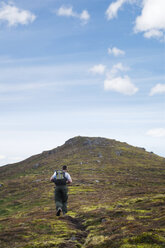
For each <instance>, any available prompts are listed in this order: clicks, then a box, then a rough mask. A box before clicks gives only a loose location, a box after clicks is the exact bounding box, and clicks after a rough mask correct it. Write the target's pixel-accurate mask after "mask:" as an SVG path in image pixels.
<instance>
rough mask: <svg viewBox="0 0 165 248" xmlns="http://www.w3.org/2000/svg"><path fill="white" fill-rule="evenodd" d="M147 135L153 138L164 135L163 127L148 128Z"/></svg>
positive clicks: (164, 129)
mask: <svg viewBox="0 0 165 248" xmlns="http://www.w3.org/2000/svg"><path fill="white" fill-rule="evenodd" d="M146 134H147V135H149V136H151V137H154V138H161V137H165V128H154V129H150V130H148V131H147V133H146Z"/></svg>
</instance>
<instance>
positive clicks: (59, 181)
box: [50, 165, 72, 216]
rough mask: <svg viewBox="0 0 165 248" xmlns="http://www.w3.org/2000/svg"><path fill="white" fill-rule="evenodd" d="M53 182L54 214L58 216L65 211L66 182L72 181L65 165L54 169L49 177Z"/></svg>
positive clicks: (66, 197)
mask: <svg viewBox="0 0 165 248" xmlns="http://www.w3.org/2000/svg"><path fill="white" fill-rule="evenodd" d="M50 181H51V182H54V183H55V185H56V187H55V203H56V210H57V212H56V215H57V216H60V214H61V212H63V214H64V215H65V214H66V213H67V200H68V187H67V184H69V183H72V179H71V176H70V175H69V173H68V172H67V166H66V165H63V167H62V170H56V171H55V172H54V174H53V175H52V176H51V178H50Z"/></svg>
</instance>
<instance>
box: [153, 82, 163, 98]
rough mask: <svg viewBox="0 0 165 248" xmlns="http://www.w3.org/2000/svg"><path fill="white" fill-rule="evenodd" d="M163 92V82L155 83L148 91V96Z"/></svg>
mask: <svg viewBox="0 0 165 248" xmlns="http://www.w3.org/2000/svg"><path fill="white" fill-rule="evenodd" d="M163 93H165V84H156V85H155V86H154V87H153V88H152V89H151V91H150V96H153V95H155V94H163Z"/></svg>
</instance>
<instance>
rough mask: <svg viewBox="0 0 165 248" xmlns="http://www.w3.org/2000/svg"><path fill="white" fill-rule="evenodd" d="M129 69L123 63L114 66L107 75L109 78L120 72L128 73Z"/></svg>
mask: <svg viewBox="0 0 165 248" xmlns="http://www.w3.org/2000/svg"><path fill="white" fill-rule="evenodd" d="M128 70H129V67H127V66H124V65H123V64H122V63H118V64H115V65H113V67H112V69H111V70H110V71H109V72H108V73H107V75H108V76H110V77H111V76H114V75H116V74H118V73H119V72H124V71H128Z"/></svg>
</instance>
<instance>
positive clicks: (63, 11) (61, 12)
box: [56, 6, 90, 24]
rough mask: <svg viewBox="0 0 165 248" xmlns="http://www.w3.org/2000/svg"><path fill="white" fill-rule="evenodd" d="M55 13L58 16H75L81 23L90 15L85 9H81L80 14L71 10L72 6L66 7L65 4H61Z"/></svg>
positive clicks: (84, 22) (87, 19) (85, 21)
mask: <svg viewBox="0 0 165 248" xmlns="http://www.w3.org/2000/svg"><path fill="white" fill-rule="evenodd" d="M56 14H57V15H58V16H65V17H75V18H78V19H80V20H81V21H82V22H83V24H86V23H87V22H88V21H89V19H90V15H89V13H88V11H87V10H83V11H82V12H81V13H80V14H78V13H77V12H74V11H73V7H66V6H61V7H60V8H59V9H58V10H57V11H56Z"/></svg>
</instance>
